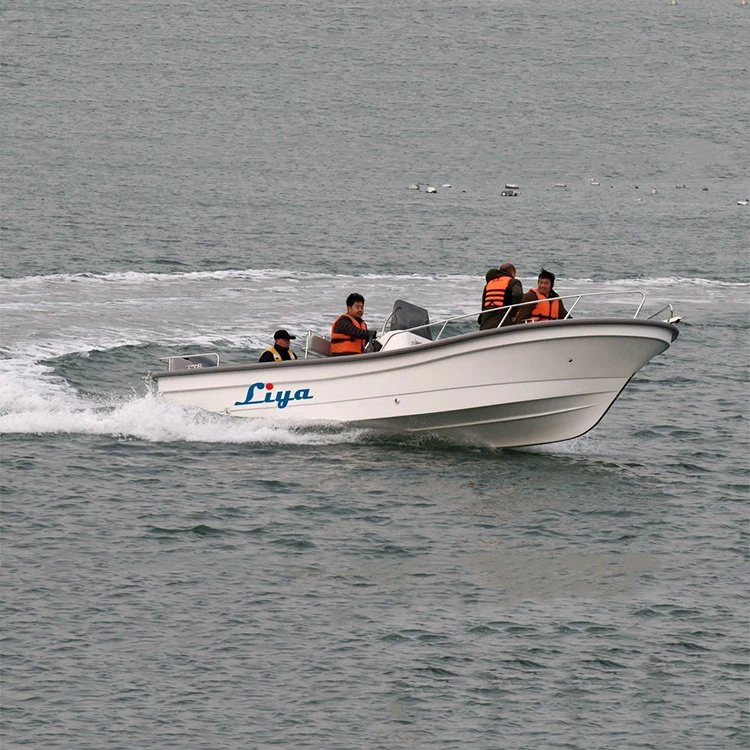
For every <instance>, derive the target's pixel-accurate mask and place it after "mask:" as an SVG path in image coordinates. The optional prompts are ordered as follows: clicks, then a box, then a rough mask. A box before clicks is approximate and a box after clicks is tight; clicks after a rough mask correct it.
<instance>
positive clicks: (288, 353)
mask: <svg viewBox="0 0 750 750" xmlns="http://www.w3.org/2000/svg"><path fill="white" fill-rule="evenodd" d="M296 338H297V337H296V336H292V334H291V333H289V331H287V330H286V329H285V328H279V330H278V331H276V333H274V335H273V346H269V347H268V349H266V350H265V351H264V352H263V354H261V355H260V359H259V360H258V362H283V361H284V360H287V359H297V355H296V354H295V353H294V352H293V351H292V350H291V346H292V339H296Z"/></svg>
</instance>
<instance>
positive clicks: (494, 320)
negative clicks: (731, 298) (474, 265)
mask: <svg viewBox="0 0 750 750" xmlns="http://www.w3.org/2000/svg"><path fill="white" fill-rule="evenodd" d="M485 278H486V280H487V283H486V284H485V285H484V291H483V292H482V310H491V311H492V312H483V313H481V314H480V315H479V318H478V319H477V322H478V323H479V329H480V330H481V331H484V330H486V329H488V328H497V327H498V326H499V325H500V321H501V320H503V316H504V315H505V314H506V312H507V310H505V309H503V308H506V307H509V306H510V305H515V304H518V303H519V302H521V301H522V299H523V287H522V286H521V282H520V281H519V280H518V279H517V278H516V267H515V266H514V265H513V264H512V263H503V264H502V265H501V266H500V268H490V270H489V271H487V275H486V277H485ZM515 317H516V314H515V310H512V311H511V312H510V313H508V317H507V318H506V319H505V321H504V322H503V325H504V326H507V325H510V324H511V323H514V322H515Z"/></svg>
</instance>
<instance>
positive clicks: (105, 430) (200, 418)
mask: <svg viewBox="0 0 750 750" xmlns="http://www.w3.org/2000/svg"><path fill="white" fill-rule="evenodd" d="M21 373H22V374H21ZM2 433H6V434H36V435H53V434H71V435H109V436H112V437H125V438H135V439H140V440H147V441H150V442H175V441H177V442H179V441H184V442H205V443H262V444H282V445H331V444H337V443H342V442H351V441H357V440H359V439H360V437H361V431H357V430H353V429H348V428H344V427H342V428H336V427H327V428H325V429H324V428H317V429H316V428H312V427H306V428H304V429H300V428H298V427H296V426H290V425H278V426H277V425H269V424H267V423H265V422H261V421H259V420H254V419H237V418H232V417H228V416H223V415H219V414H209V413H207V412H202V411H198V410H192V409H185V408H182V407H179V406H174V405H172V404H168V403H166V402H165V401H163V400H162V399H160V398H159V397H158V396H157V395H156V394H155V393H153V392H148V393H146V394H145V395H139V394H133V395H130V396H127V397H121V398H118V399H114V398H113V399H109V400H108V399H106V398H103V399H98V400H94V399H87V398H84V397H82V396H81V395H80V394H79V393H77V392H76V391H75V390H74V389H73V388H72V387H71V386H70V385H69V384H68V383H67V382H66V381H64V380H63V379H62V378H59V377H57V376H55V375H54V374H52V370H51V368H49V367H46V366H44V365H41V364H38V363H30V362H27V363H24V366H23V368H22V369H20V368H19V367H18V363H15V362H13V361H11V360H4V361H2V362H0V434H2Z"/></svg>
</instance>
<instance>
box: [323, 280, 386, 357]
mask: <svg viewBox="0 0 750 750" xmlns="http://www.w3.org/2000/svg"><path fill="white" fill-rule="evenodd" d="M364 312H365V298H364V297H363V296H362V295H361V294H358V293H357V292H352V293H351V294H350V295H349V296H348V297H347V298H346V313H344V314H343V315H339V316H338V318H336V320H335V321H334V323H333V326H332V327H331V355H332V356H334V357H340V356H343V355H346V354H362V352H364V350H365V346H366V345H367V343H368V342H370V341H372V339H374V338H375V336H376V332H375V331H369V330H368V329H367V323H365V321H364V320H362V316H363V315H364Z"/></svg>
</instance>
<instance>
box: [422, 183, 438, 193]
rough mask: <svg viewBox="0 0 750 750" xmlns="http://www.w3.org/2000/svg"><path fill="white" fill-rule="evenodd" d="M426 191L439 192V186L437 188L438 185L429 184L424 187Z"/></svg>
mask: <svg viewBox="0 0 750 750" xmlns="http://www.w3.org/2000/svg"><path fill="white" fill-rule="evenodd" d="M424 191H425V193H437V188H436V187H433V186H432V185H428V186H427V187H426V188H425V189H424Z"/></svg>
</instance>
